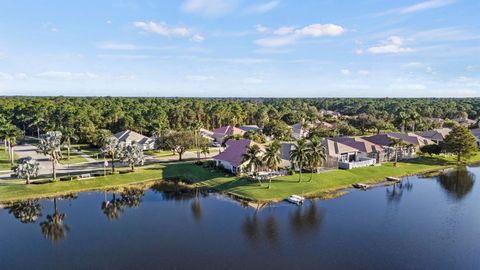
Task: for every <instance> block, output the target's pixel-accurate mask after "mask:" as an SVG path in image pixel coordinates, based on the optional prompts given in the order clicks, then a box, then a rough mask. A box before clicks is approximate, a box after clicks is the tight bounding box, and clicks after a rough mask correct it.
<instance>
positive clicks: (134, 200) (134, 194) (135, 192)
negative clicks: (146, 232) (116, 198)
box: [121, 188, 145, 208]
mask: <svg viewBox="0 0 480 270" xmlns="http://www.w3.org/2000/svg"><path fill="white" fill-rule="evenodd" d="M144 195H145V190H144V189H141V188H128V189H125V190H124V191H123V192H122V193H121V196H122V199H121V203H122V204H123V205H125V206H127V207H129V208H138V207H140V205H141V204H142V201H143V196H144Z"/></svg>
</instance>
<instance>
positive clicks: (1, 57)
mask: <svg viewBox="0 0 480 270" xmlns="http://www.w3.org/2000/svg"><path fill="white" fill-rule="evenodd" d="M5 56H6V55H5V53H4V52H0V60H2V59H4V58H5Z"/></svg>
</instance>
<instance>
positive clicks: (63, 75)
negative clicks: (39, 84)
mask: <svg viewBox="0 0 480 270" xmlns="http://www.w3.org/2000/svg"><path fill="white" fill-rule="evenodd" d="M35 76H36V77H38V78H42V79H52V80H82V79H94V78H97V77H98V76H97V75H96V74H93V73H90V72H68V71H45V72H41V73H38V74H36V75H35Z"/></svg>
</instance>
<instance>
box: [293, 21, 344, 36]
mask: <svg viewBox="0 0 480 270" xmlns="http://www.w3.org/2000/svg"><path fill="white" fill-rule="evenodd" d="M296 32H297V33H299V34H301V35H304V36H312V37H321V36H332V37H333V36H339V35H341V34H343V33H344V32H345V29H344V28H343V27H341V26H339V25H336V24H311V25H308V26H305V27H304V28H302V29H298V30H297V31H296Z"/></svg>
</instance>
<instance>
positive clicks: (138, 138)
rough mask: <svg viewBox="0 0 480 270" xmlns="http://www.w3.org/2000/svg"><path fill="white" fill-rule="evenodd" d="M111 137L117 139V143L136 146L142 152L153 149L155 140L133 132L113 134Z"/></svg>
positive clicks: (126, 131)
mask: <svg viewBox="0 0 480 270" xmlns="http://www.w3.org/2000/svg"><path fill="white" fill-rule="evenodd" d="M113 136H114V137H115V138H117V139H118V141H119V142H123V143H125V144H126V145H131V144H137V145H138V146H140V147H141V148H142V149H143V150H147V149H155V140H154V139H153V138H149V137H147V136H144V135H142V134H140V133H137V132H135V131H131V130H125V131H121V132H118V133H115V134H114V135H113Z"/></svg>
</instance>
